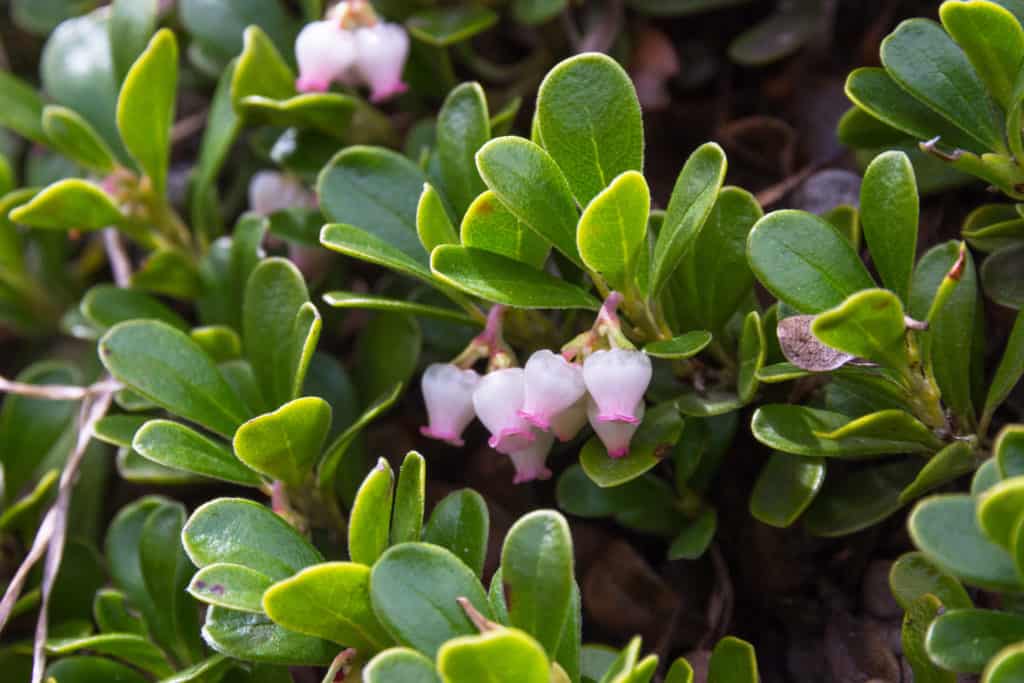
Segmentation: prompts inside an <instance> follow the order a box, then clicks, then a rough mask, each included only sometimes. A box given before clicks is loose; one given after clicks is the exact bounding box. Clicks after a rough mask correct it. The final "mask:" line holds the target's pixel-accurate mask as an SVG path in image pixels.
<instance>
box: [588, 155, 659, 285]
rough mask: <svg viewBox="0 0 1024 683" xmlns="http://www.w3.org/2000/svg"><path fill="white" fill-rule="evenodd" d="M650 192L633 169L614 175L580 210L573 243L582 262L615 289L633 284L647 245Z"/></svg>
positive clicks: (645, 182)
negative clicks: (642, 252)
mask: <svg viewBox="0 0 1024 683" xmlns="http://www.w3.org/2000/svg"><path fill="white" fill-rule="evenodd" d="M650 206H651V193H650V190H649V189H648V188H647V181H645V180H644V177H643V175H641V174H640V173H638V172H636V171H626V172H625V173H623V174H621V175H619V176H616V177H615V178H614V179H613V180H612V181H611V183H610V184H609V185H608V187H606V188H604V189H603V190H601V191H600V192H599V193H598V194H597V195H595V196H594V198H593V199H592V200H591V201H590V203H589V204H587V208H586V209H584V210H583V216H582V217H581V218H580V222H579V225H578V226H577V228H576V246H577V247H578V248H579V252H580V256H581V257H582V259H583V262H584V263H585V264H586V265H587V267H588V268H590V269H591V270H593V271H596V272H598V273H600V274H601V275H602V276H604V278H605V279H606V280H607V281H608V283H609V284H610V285H611V286H612V287H613V288H615V289H620V290H626V291H628V290H630V289H632V288H633V287H634V286H635V284H634V282H633V278H634V276H635V271H636V265H637V259H638V258H639V251H640V249H641V248H645V247H646V246H647V216H648V214H649V212H650Z"/></svg>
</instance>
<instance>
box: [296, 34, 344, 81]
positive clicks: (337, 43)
mask: <svg viewBox="0 0 1024 683" xmlns="http://www.w3.org/2000/svg"><path fill="white" fill-rule="evenodd" d="M295 61H296V62H298V64H299V78H298V80H296V81H295V88H296V89H297V90H298V91H299V92H325V91H326V90H327V89H328V88H330V87H331V82H332V81H335V80H338V79H341V78H343V77H344V74H345V73H346V71H348V70H349V69H350V68H351V67H352V66H353V64H354V63H355V61H356V40H355V36H354V35H353V33H352V31H348V30H346V29H343V28H342V27H341V26H340V25H339V24H338V22H336V21H313V22H310V23H308V24H306V26H305V27H304V28H303V29H302V31H301V32H300V33H299V36H298V37H297V38H296V39H295Z"/></svg>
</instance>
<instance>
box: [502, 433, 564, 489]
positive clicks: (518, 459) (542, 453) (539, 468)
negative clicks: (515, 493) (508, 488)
mask: <svg viewBox="0 0 1024 683" xmlns="http://www.w3.org/2000/svg"><path fill="white" fill-rule="evenodd" d="M554 442H555V437H554V436H552V435H551V434H547V433H545V432H536V431H535V438H534V440H533V443H531V444H530V445H529V446H527V447H526V448H524V449H523V450H521V451H515V452H513V453H509V456H508V457H510V458H511V459H512V464H513V465H515V468H516V476H515V479H513V480H512V483H513V484H522V483H524V482H527V481H533V480H534V479H550V478H551V470H549V469H548V468H547V466H546V465H545V464H544V463H545V461H546V460H547V459H548V453H550V452H551V445H552V444H553V443H554Z"/></svg>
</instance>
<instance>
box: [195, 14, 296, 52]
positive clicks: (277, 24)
mask: <svg viewBox="0 0 1024 683" xmlns="http://www.w3.org/2000/svg"><path fill="white" fill-rule="evenodd" d="M178 11H179V15H180V17H181V23H182V24H183V25H184V27H185V29H186V30H187V31H188V33H189V35H190V36H191V37H192V39H193V40H195V41H196V42H197V43H199V44H201V45H202V47H203V49H204V51H207V52H208V53H209V54H210V55H211V57H212V58H213V59H215V60H218V61H221V62H227V61H228V60H229V59H231V58H232V57H234V56H235V55H237V54H238V53H239V52H242V50H243V33H245V32H246V27H248V26H252V25H256V26H258V27H260V29H261V30H262V31H265V32H266V33H268V34H269V37H270V40H271V41H272V43H273V45H274V46H276V48H277V49H278V50H290V49H291V47H292V45H293V44H294V42H295V35H296V33H297V32H298V28H299V27H298V25H297V21H296V19H295V18H293V17H292V15H291V14H290V13H289V12H288V10H287V9H286V8H285V7H284V6H283V5H281V4H280V3H278V2H275V0H219V1H218V2H208V1H207V0H182V1H181V2H180V3H179V4H178ZM246 38H248V36H246Z"/></svg>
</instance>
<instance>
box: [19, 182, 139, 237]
mask: <svg viewBox="0 0 1024 683" xmlns="http://www.w3.org/2000/svg"><path fill="white" fill-rule="evenodd" d="M10 217H11V220H12V221H14V222H15V223H22V224H24V225H31V226H32V227H34V228H50V229H54V230H73V229H78V230H99V229H100V228H106V227H109V226H116V225H122V224H125V223H127V221H128V219H127V217H126V216H125V215H124V214H122V213H121V210H120V209H118V208H117V205H116V204H114V202H113V201H112V200H111V199H110V196H109V195H107V193H106V192H104V191H103V190H101V189H100V188H99V187H97V186H96V185H93V184H92V183H89V182H86V181H85V180H79V179H78V178H69V179H67V180H60V181H57V182H56V183H54V184H53V185H50V186H49V187H47V188H46V189H44V190H43V191H41V192H40V193H39V194H37V195H35V197H33V198H32V199H31V200H30V201H29V202H28V203H27V204H22V205H21V206H19V207H18V208H16V209H14V210H13V211H11V213H10Z"/></svg>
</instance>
